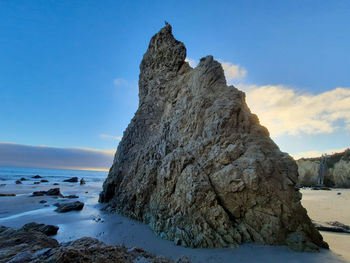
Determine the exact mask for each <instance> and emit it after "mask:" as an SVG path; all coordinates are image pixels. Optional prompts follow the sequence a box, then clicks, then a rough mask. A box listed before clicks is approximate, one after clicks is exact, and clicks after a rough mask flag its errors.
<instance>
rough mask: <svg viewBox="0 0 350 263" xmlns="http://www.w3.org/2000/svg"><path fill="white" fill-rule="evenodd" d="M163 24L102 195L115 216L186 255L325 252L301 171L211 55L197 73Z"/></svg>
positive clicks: (145, 59) (142, 67) (146, 61)
mask: <svg viewBox="0 0 350 263" xmlns="http://www.w3.org/2000/svg"><path fill="white" fill-rule="evenodd" d="M185 58H186V48H185V46H184V44H183V43H182V42H179V41H177V40H176V39H175V38H174V37H173V35H172V28H171V26H170V25H168V24H167V25H166V26H165V27H164V28H162V29H161V30H160V31H159V33H157V34H156V35H155V36H153V37H152V39H151V41H150V44H149V47H148V50H147V52H146V53H145V55H144V57H143V60H142V62H141V65H140V76H139V108H138V110H137V111H136V113H135V116H134V118H133V119H132V120H131V123H130V124H129V126H128V127H127V129H126V131H125V132H124V134H123V139H122V141H121V142H120V143H119V146H118V149H117V152H116V155H115V159H114V162H113V165H112V167H111V169H110V172H109V175H108V178H107V179H106V181H105V182H104V185H103V191H102V192H101V194H100V201H101V202H106V203H107V202H108V207H109V208H108V209H109V210H116V211H118V212H120V213H122V214H123V215H126V216H128V217H131V218H134V219H137V220H140V221H143V222H145V223H148V224H149V225H150V227H151V228H152V229H153V230H154V231H155V232H156V233H158V234H159V235H160V236H161V237H163V238H166V239H169V240H173V241H174V242H175V243H176V244H178V245H183V246H188V247H232V246H237V245H238V244H240V243H243V242H258V243H262V244H270V245H290V246H291V247H293V249H297V250H300V251H307V250H312V251H313V250H314V249H315V248H317V247H328V246H327V244H326V243H325V242H324V241H323V239H322V236H321V235H320V234H319V232H318V231H317V230H316V229H315V227H314V226H313V224H312V222H311V220H310V219H309V217H308V216H307V214H306V210H305V209H304V208H303V207H302V206H301V203H300V199H301V194H300V192H299V191H298V189H296V188H295V183H296V182H297V176H298V172H297V165H296V163H295V161H294V160H293V159H292V158H291V157H290V156H289V155H288V154H286V153H282V152H281V151H280V150H279V148H278V146H277V145H276V144H275V143H274V142H273V141H272V140H271V139H270V137H269V133H268V131H267V129H266V128H265V127H263V126H261V125H260V124H259V120H258V118H257V116H256V115H254V114H252V113H251V112H250V110H249V108H248V106H247V105H246V102H245V94H244V93H243V92H242V91H239V90H238V89H236V88H235V87H234V86H227V85H226V80H225V76H224V71H223V69H222V66H221V64H220V63H219V62H217V61H215V60H214V59H213V57H212V56H207V57H204V58H202V59H201V60H200V62H199V64H198V66H197V67H196V68H191V67H190V66H189V64H188V63H187V62H185Z"/></svg>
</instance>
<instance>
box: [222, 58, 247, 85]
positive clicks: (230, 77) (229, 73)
mask: <svg viewBox="0 0 350 263" xmlns="http://www.w3.org/2000/svg"><path fill="white" fill-rule="evenodd" d="M219 62H220V63H221V65H222V68H223V69H224V72H225V77H226V80H227V81H236V80H241V79H243V78H245V77H246V75H247V70H246V69H245V68H243V67H242V66H240V65H237V64H232V63H231V62H225V61H219Z"/></svg>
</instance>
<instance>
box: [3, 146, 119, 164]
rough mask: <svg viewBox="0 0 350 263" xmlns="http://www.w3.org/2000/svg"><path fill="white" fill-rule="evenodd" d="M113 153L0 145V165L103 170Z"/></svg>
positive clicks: (109, 151)
mask: <svg viewBox="0 0 350 263" xmlns="http://www.w3.org/2000/svg"><path fill="white" fill-rule="evenodd" d="M114 152H115V151H114V150H99V149H89V148H60V147H50V146H33V145H23V144H16V143H0V165H2V166H24V167H38V168H71V169H90V170H91V169H95V170H105V169H108V168H109V167H110V166H111V165H112V161H113V155H114Z"/></svg>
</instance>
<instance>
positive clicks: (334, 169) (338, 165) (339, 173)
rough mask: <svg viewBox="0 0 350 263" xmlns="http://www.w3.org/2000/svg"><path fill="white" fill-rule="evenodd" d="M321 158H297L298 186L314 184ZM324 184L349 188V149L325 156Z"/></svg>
mask: <svg viewBox="0 0 350 263" xmlns="http://www.w3.org/2000/svg"><path fill="white" fill-rule="evenodd" d="M321 158H322V157H318V158H307V159H306V158H302V159H299V160H297V164H298V172H299V179H298V181H299V185H300V186H316V184H317V177H318V171H319V168H320V162H321ZM324 184H325V186H328V187H349V188H350V149H347V150H346V151H344V152H342V153H335V154H332V155H329V156H327V171H326V174H325V178H324Z"/></svg>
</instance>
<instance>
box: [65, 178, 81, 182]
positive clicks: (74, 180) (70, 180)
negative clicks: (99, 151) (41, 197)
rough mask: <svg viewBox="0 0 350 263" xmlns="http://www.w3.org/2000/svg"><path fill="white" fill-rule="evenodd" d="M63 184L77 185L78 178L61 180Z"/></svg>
mask: <svg viewBox="0 0 350 263" xmlns="http://www.w3.org/2000/svg"><path fill="white" fill-rule="evenodd" d="M63 182H69V183H77V182H78V177H72V178H70V179H66V180H63Z"/></svg>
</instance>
